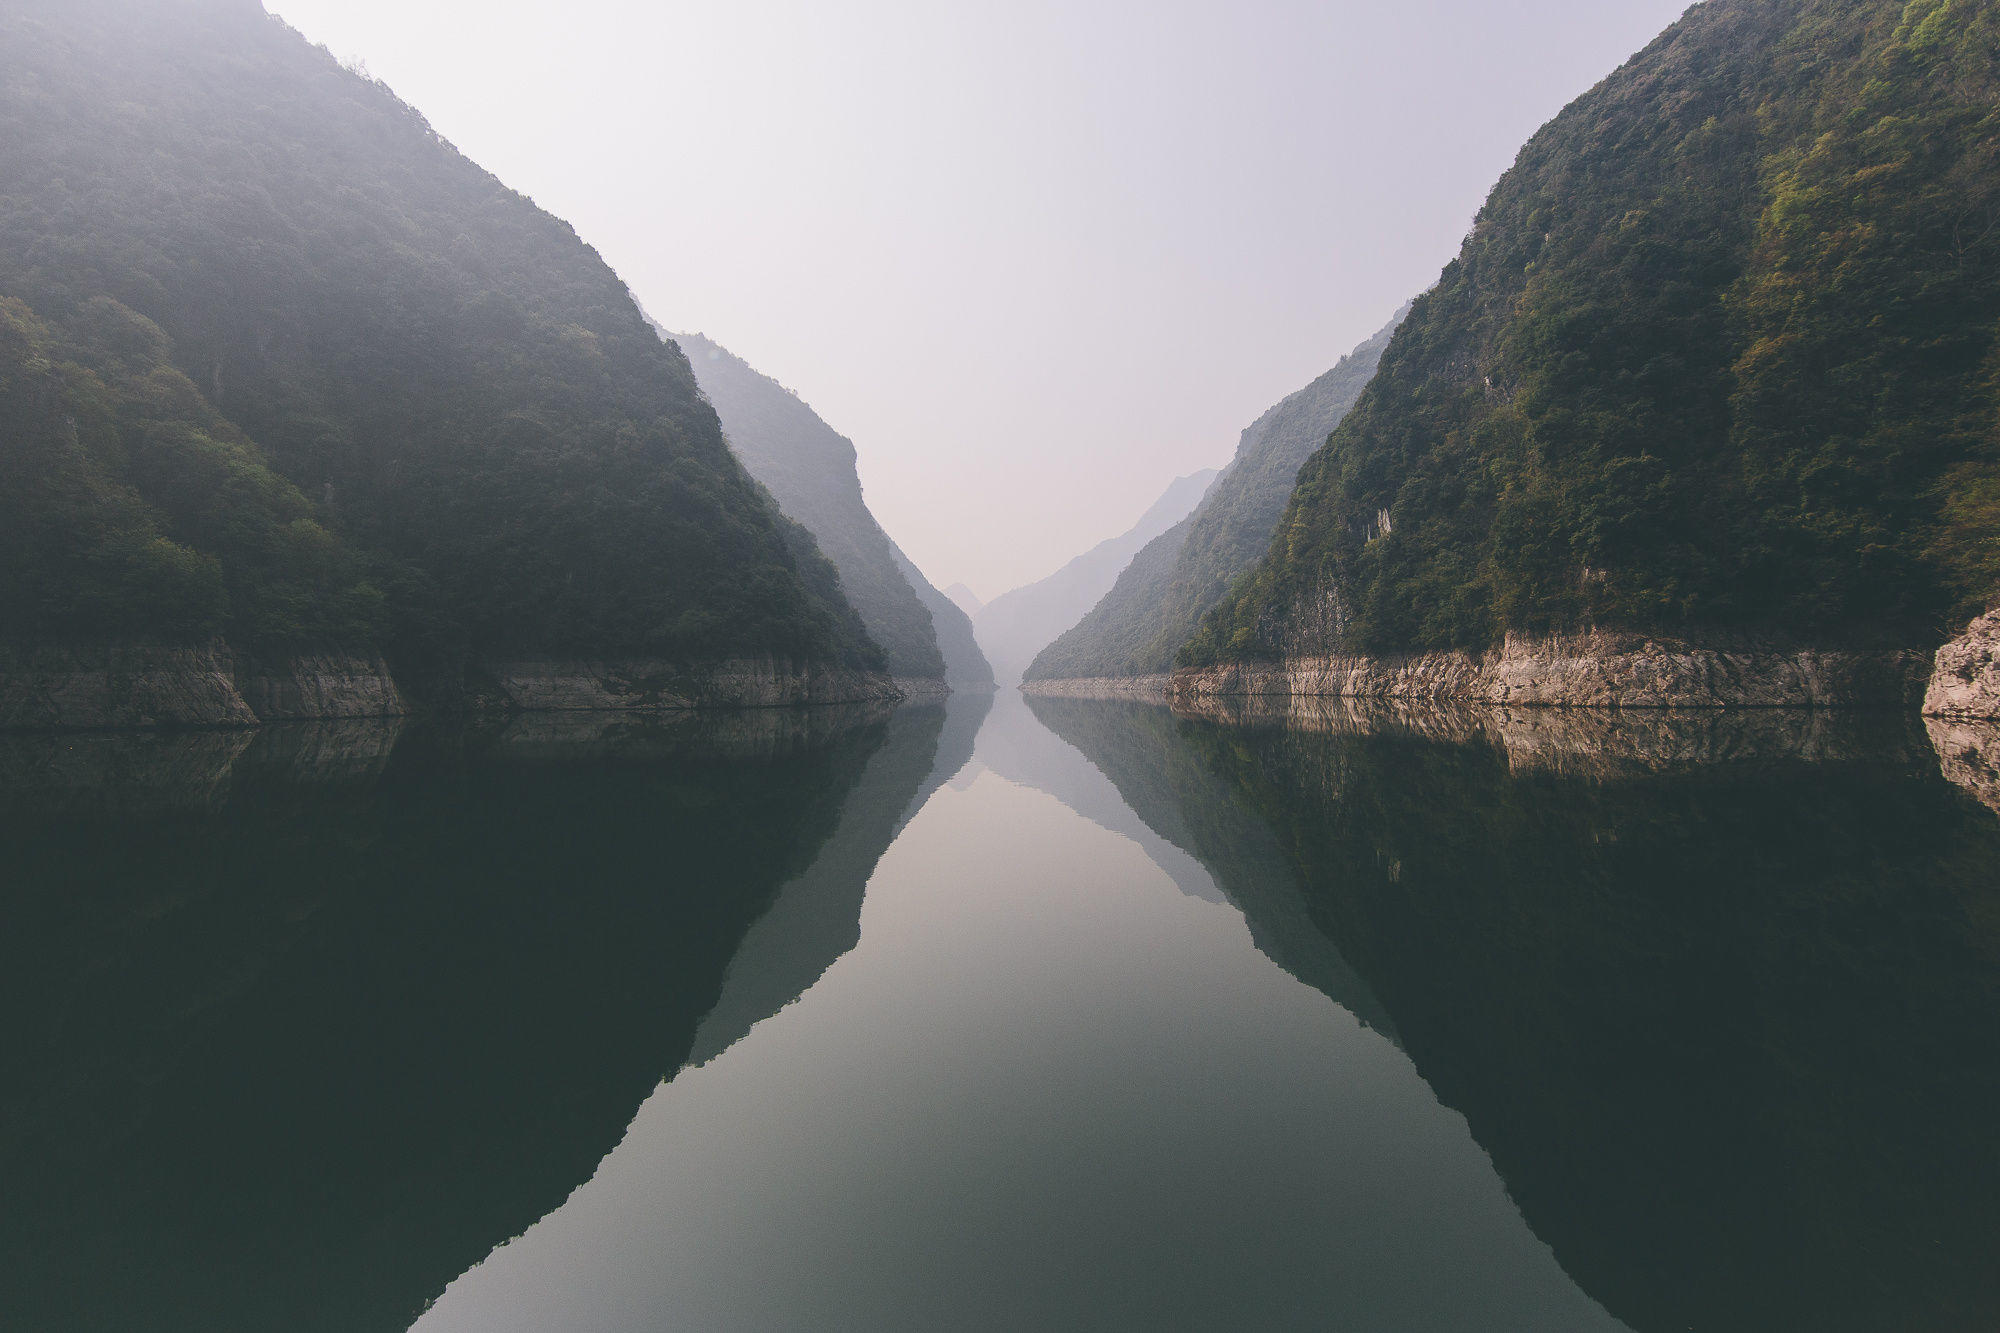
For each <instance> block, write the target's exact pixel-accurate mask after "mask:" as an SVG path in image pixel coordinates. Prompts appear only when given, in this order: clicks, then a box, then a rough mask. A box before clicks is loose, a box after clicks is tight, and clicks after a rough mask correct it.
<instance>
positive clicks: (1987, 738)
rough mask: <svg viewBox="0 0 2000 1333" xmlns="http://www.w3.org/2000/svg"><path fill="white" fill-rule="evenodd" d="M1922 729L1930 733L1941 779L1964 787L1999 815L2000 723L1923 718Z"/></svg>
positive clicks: (1974, 797)
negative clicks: (1936, 754)
mask: <svg viewBox="0 0 2000 1333" xmlns="http://www.w3.org/2000/svg"><path fill="white" fill-rule="evenodd" d="M1924 728H1925V730H1927V731H1929V732H1930V736H1931V744H1932V746H1934V747H1935V748H1936V750H1937V753H1938V769H1939V771H1940V772H1942V773H1943V774H1944V776H1945V780H1946V781H1947V782H1955V783H1957V784H1958V785H1959V786H1961V787H1963V788H1965V790H1966V791H1968V792H1970V793H1972V796H1973V799H1975V800H1977V801H1979V802H1980V803H1981V804H1982V805H1984V806H1985V807H1986V808H1987V809H1989V810H1991V811H1993V813H1994V814H1996V815H2000V722H1985V721H1973V720H1967V719H1960V718H1944V717H1927V718H1925V719H1924Z"/></svg>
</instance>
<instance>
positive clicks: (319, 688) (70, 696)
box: [0, 644, 943, 731]
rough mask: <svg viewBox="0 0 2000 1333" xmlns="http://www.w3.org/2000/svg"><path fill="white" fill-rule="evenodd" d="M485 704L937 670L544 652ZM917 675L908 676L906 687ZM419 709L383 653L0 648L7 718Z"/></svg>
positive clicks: (725, 696) (879, 678) (356, 713)
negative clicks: (277, 655)
mask: <svg viewBox="0 0 2000 1333" xmlns="http://www.w3.org/2000/svg"><path fill="white" fill-rule="evenodd" d="M472 674H473V677H474V686H475V688H474V689H473V691H472V695H473V698H474V703H475V707H476V710H477V711H480V712H495V711H497V712H501V713H513V712H520V713H535V712H614V713H616V712H630V713H674V712H681V711H687V710H695V709H726V708H789V707H797V706H804V705H821V704H848V703H876V702H891V703H893V702H896V701H899V700H901V699H903V698H905V697H906V696H907V695H909V694H911V693H920V694H929V693H932V692H941V691H942V690H943V686H942V685H941V683H939V682H932V681H910V682H903V683H900V684H899V682H897V681H895V680H892V679H891V678H890V677H888V676H887V675H884V674H880V673H875V672H863V671H855V670H851V669H847V668H828V667H822V666H816V665H810V664H799V663H793V662H790V661H787V660H784V659H781V658H774V657H763V658H745V659H739V660H733V661H727V662H722V663H719V664H715V665H712V666H704V667H689V666H686V665H682V664H675V663H667V662H657V661H577V660H562V661H557V660H547V661H518V662H503V663H489V664H485V665H482V666H480V667H477V668H475V670H474V672H473V673H472ZM905 686H908V687H910V688H905ZM417 711H418V709H417V708H416V707H415V705H414V703H413V701H412V698H411V695H410V692H409V691H408V690H406V689H404V688H403V687H402V686H401V685H399V684H398V682H397V680H396V678H395V677H394V675H393V674H392V673H391V671H390V669H389V666H388V664H387V663H386V662H385V661H383V659H382V658H381V657H380V656H378V655H365V654H341V653H317V654H309V655H303V656H299V657H293V658H288V659H284V660H278V661H262V660H253V659H250V658H247V657H243V656H239V655H237V654H234V653H232V652H231V651H230V650H229V648H228V647H226V646H224V645H221V644H216V645H211V646H209V647H205V648H159V647H145V646H114V647H100V648H88V649H84V648H39V649H29V650H0V731H102V730H122V729H128V728H130V729H151V728H191V727H211V728H229V727H254V726H258V725H260V724H263V723H269V722H298V721H331V720H340V719H355V718H383V717H403V716H408V715H410V714H412V713H414V712H417Z"/></svg>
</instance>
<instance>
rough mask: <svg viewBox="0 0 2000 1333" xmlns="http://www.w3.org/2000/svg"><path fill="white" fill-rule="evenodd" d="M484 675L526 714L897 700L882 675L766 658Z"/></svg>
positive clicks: (555, 667)
mask: <svg viewBox="0 0 2000 1333" xmlns="http://www.w3.org/2000/svg"><path fill="white" fill-rule="evenodd" d="M486 671H487V672H488V673H489V674H490V675H491V676H492V678H493V681H494V683H495V684H496V685H497V686H498V688H499V689H500V691H501V693H503V694H504V695H506V697H507V700H508V702H509V703H510V704H512V705H513V706H514V707H515V708H517V709H519V710H521V711H522V712H529V713H538V712H619V711H623V710H639V711H650V712H673V711H676V710H679V709H686V708H783V707H790V706H794V705H798V704H832V703H859V702H862V701H864V700H895V699H899V698H901V697H902V693H901V691H899V690H898V689H897V688H896V685H895V682H893V681H892V680H890V678H889V677H887V676H884V675H880V674H877V673H874V672H864V671H853V670H849V669H846V668H838V667H836V668H828V667H819V666H797V665H794V664H793V663H791V662H788V661H784V660H782V659H779V658H773V657H760V658H745V659H741V660H738V661H733V662H724V663H722V664H720V665H718V666H715V667H710V668H701V669H693V668H689V667H687V666H685V665H683V664H679V663H674V662H661V661H622V662H583V661H538V662H499V663H492V664H490V665H488V666H487V667H486Z"/></svg>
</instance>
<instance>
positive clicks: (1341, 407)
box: [1024, 305, 1410, 681]
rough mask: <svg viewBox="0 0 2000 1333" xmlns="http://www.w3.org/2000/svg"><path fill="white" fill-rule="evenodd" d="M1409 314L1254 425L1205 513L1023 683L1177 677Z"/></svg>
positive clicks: (1143, 555)
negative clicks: (1186, 648)
mask: <svg viewBox="0 0 2000 1333" xmlns="http://www.w3.org/2000/svg"><path fill="white" fill-rule="evenodd" d="M1409 313H1410V307H1409V306H1408V305H1405V306H1404V307H1403V308H1402V309H1401V310H1399V311H1397V312H1396V315H1395V317H1394V318H1393V319H1391V320H1390V321H1389V323H1388V325H1387V326H1386V327H1384V328H1382V329H1381V330H1379V331H1377V332H1376V334H1375V335H1374V336H1373V337H1371V338H1369V339H1368V341H1366V342H1364V343H1362V344H1361V345H1360V346H1359V347H1357V348H1355V349H1354V350H1353V351H1352V352H1350V353H1348V354H1347V355H1346V356H1344V357H1342V358H1341V359H1340V363H1339V364H1338V365H1336V366H1334V368H1333V369H1331V370H1329V371H1327V372H1326V373H1325V374H1324V375H1321V376H1320V377H1319V378H1318V379H1316V380H1314V381H1313V382H1312V383H1311V384H1308V385H1307V386H1306V387H1305V388H1303V389H1300V390H1299V391H1298V392H1296V393H1293V394H1291V395H1289V396H1287V397H1286V398H1285V399H1284V400H1283V401H1281V402H1279V403H1278V404H1277V406H1275V407H1273V408H1271V409H1270V410H1269V411H1267V412H1265V413H1264V414H1263V415H1262V416H1260V417H1258V418H1257V420H1256V421H1254V422H1252V423H1251V424H1250V425H1249V426H1248V427H1247V428H1246V429H1245V430H1244V432H1243V436H1242V439H1241V441H1240V442H1239V443H1238V444H1237V448H1236V457H1235V459H1234V460H1233V461H1232V462H1231V463H1230V464H1229V466H1228V467H1227V468H1225V469H1224V470H1223V473H1222V476H1221V477H1220V478H1219V479H1218V480H1217V481H1216V483H1215V485H1214V487H1213V488H1212V489H1210V491H1209V493H1208V495H1207V497H1206V498H1205V499H1203V501H1202V502H1201V506H1200V508H1198V509H1196V510H1195V512H1194V513H1193V514H1190V515H1189V516H1188V517H1187V518H1186V519H1184V520H1182V521H1181V522H1180V523H1178V524H1176V525H1174V526H1173V527H1172V528H1170V529H1168V530H1167V531H1166V532H1164V533H1162V534H1160V535H1159V536H1158V537H1155V538H1154V539H1153V540H1152V541H1151V542H1148V543H1147V544H1146V547H1145V549H1143V550H1141V551H1140V552H1139V554H1138V555H1136V556H1135V557H1133V560H1132V563H1131V564H1130V565H1128V566H1127V567H1126V568H1125V571H1124V572H1123V573H1122V574H1120V575H1119V576H1118V581H1117V583H1116V584H1115V585H1114V586H1113V587H1112V589H1111V591H1110V592H1108V593H1107V594H1105V597H1104V600H1103V601H1101V602H1099V603H1098V604H1097V605H1096V606H1094V607H1092V608H1091V610H1090V612H1089V614H1088V615H1086V616H1084V617H1083V619H1082V620H1080V621H1079V622H1077V623H1076V624H1075V625H1073V626H1071V627H1070V628H1069V629H1068V630H1066V631H1064V633H1063V634H1062V635H1061V636H1060V637H1059V638H1057V639H1056V641H1055V642H1054V643H1051V644H1050V645H1049V646H1048V647H1047V648H1044V649H1043V650H1042V652H1041V654H1040V655H1039V656H1038V657H1036V658H1035V660H1034V662H1033V664H1032V665H1031V666H1029V668H1028V670H1027V672H1026V673H1025V676H1024V679H1026V680H1030V681H1035V680H1064V679H1076V678H1080V677H1083V678H1090V677H1098V678H1101V677H1116V676H1150V675H1155V674H1159V673H1163V672H1166V671H1170V670H1172V669H1173V664H1174V654H1175V653H1177V652H1178V651H1180V647H1181V645H1182V644H1184V643H1186V642H1187V641H1188V639H1189V638H1191V637H1192V636H1193V634H1194V632H1195V631H1196V629H1198V628H1199V627H1200V625H1201V618H1202V617H1203V616H1204V615H1207V614H1208V612H1209V611H1210V610H1212V609H1213V608H1214V607H1215V606H1216V605H1217V604H1218V603H1219V602H1221V601H1222V599H1223V598H1224V597H1225V596H1227V595H1228V593H1229V589H1230V586H1231V585H1232V584H1234V583H1235V582H1236V580H1237V579H1238V578H1240V577H1242V576H1243V574H1244V573H1246V572H1247V571H1249V570H1250V569H1252V568H1254V567H1255V566H1256V564H1257V562H1258V561H1259V560H1261V559H1262V558H1263V556H1264V553H1265V552H1266V551H1268V550H1269V549H1270V546H1271V534H1272V533H1273V532H1274V531H1276V530H1277V526H1278V520H1279V519H1280V518H1281V517H1283V516H1284V512H1285V505H1286V503H1287V502H1288V501H1290V499H1291V496H1292V487H1293V485H1294V483H1295V482H1296V481H1297V479H1298V473H1299V467H1300V465H1302V464H1303V463H1304V462H1305V461H1306V459H1308V458H1310V457H1311V456H1312V454H1313V453H1314V451H1316V450H1317V449H1319V448H1320V446H1322V445H1323V444H1325V443H1326V437H1327V436H1328V435H1329V434H1331V433H1332V431H1333V429H1334V428H1335V427H1336V426H1338V425H1339V424H1340V423H1341V420H1342V419H1343V418H1344V417H1346V415H1347V413H1348V411H1349V410H1350V409H1352V408H1353V406H1354V403H1355V400H1356V399H1358V398H1359V397H1360V396H1361V391H1362V390H1363V389H1364V388H1366V387H1367V385H1368V381H1369V380H1371V379H1373V378H1374V376H1375V367H1376V366H1377V364H1379V363H1380V361H1381V360H1382V353H1383V351H1384V349H1386V348H1387V347H1388V345H1389V339H1390V336H1391V335H1392V334H1394V333H1395V331H1396V329H1397V327H1398V326H1399V325H1401V324H1402V322H1403V319H1404V318H1405V317H1406V316H1407V315H1408V314H1409Z"/></svg>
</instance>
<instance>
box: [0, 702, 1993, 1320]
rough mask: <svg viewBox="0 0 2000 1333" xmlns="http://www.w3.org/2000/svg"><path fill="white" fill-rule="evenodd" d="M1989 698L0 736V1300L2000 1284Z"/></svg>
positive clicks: (852, 1299)
mask: <svg viewBox="0 0 2000 1333" xmlns="http://www.w3.org/2000/svg"><path fill="white" fill-rule="evenodd" d="M989 707H990V709H991V711H990V712H989V711H988V709H989ZM1031 707H1032V711H1031ZM1961 733H1963V734H1961ZM975 738H976V739H975ZM1995 753H2000V751H1996V750H1995V749H1994V748H1992V747H1991V738H1990V736H1989V735H1988V734H1987V733H1986V732H1984V731H1981V730H1980V729H1978V728H1971V729H1969V730H1968V729H1966V728H1939V727H1933V728H1932V729H1931V731H1930V733H1928V734H1927V733H1926V732H1925V731H1924V730H1922V729H1919V728H1916V727H1913V726H1907V725H1904V724H1903V723H1902V722H1900V721H1898V720H1896V719H1869V718H1839V717H1828V716H1825V715H1786V714H1776V713H1768V714H1735V715H1717V714H1701V715H1687V716H1674V715H1623V716H1620V715H1609V714H1558V713H1547V712H1542V713H1508V712H1504V711H1492V710H1488V711H1469V710H1458V711H1437V710H1427V711H1423V712H1384V711H1382V710H1380V709H1356V708H1352V707H1348V706H1343V705H1337V704H1334V705H1328V704H1311V703H1307V704H1301V705H1299V706H1297V707H1290V706H1288V707H1287V708H1285V709H1283V710H1281V711H1279V712H1277V713H1271V712H1266V711H1261V710H1258V709H1250V710H1247V711H1246V710H1241V709H1232V710H1230V711H1228V712H1226V713H1221V714H1218V715H1216V716H1213V717H1202V718H1195V717H1183V718H1176V717H1174V716H1172V715H1170V714H1168V713H1167V712H1165V711H1164V710H1160V709H1154V708H1149V707H1146V706H1144V705H1139V704H1132V703H1089V702H1083V701H1073V700H1042V699H1037V700H1034V701H1032V705H1030V704H1028V703H1024V702H1023V701H1022V700H1021V699H1019V698H1018V697H1016V696H1013V695H1003V696H1002V697H1001V698H1000V699H998V700H997V701H988V700H985V699H983V698H979V697H959V698H955V699H953V700H952V702H951V704H950V705H949V707H948V708H940V707H928V708H911V709H905V710H902V711H900V712H896V713H894V714H887V713H884V712H882V711H879V710H861V711H847V710H834V711H815V712H811V713H785V712H775V711H774V712H767V713H744V714H731V715H723V716H718V717H710V718H686V719H681V721H680V723H679V724H678V725H675V726H670V727H661V726H656V725H648V724H640V723H635V722H633V721H632V720H631V719H629V718H615V717H606V718H532V719H525V720H523V721H521V722H519V723H517V724H514V725H511V726H508V727H506V728H503V729H501V730H499V731H497V732H472V733H457V732H446V731H440V730H435V729H430V728H425V727H411V728H397V727H395V726H393V725H392V726H389V727H379V726H373V725H362V726H352V725H348V726H336V727H302V728H283V729H269V730H266V731H263V732H260V733H256V734H255V735H246V734H228V735H224V734H216V735H199V736H189V737H182V738H167V739H161V738H151V739H146V738H133V737H111V736H104V737H91V738H64V739H57V738H46V737H45V738H22V737H14V738H0V838H4V839H5V842H4V845H5V846H7V847H8V849H9V854H8V861H7V876H6V879H5V881H4V885H0V894H4V897H0V909H3V910H4V911H5V914H6V915H5V921H6V924H7V927H8V929H7V931H6V933H5V936H4V941H0V964H4V967H0V1002H4V1003H5V1004H6V1006H7V1012H8V1014H9V1016H10V1022H9V1024H8V1025H6V1027H5V1028H4V1029H0V1032H4V1035H0V1043H4V1045H0V1179H4V1180H5V1182H6V1191H5V1195H4V1201H0V1326H6V1327H13V1326H16V1325H19V1326H21V1327H24V1328H33V1329H37V1330H41V1329H50V1330H83V1329H92V1330H97V1329H121V1330H122V1329H131V1328H144V1329H149V1330H151V1329H159V1330H169V1331H172V1330H182V1329H187V1330H192V1329H204V1330H208V1329H241V1330H266V1329H269V1330H315V1329H324V1330H329V1331H331V1330H336V1329H337V1330H343V1333H353V1331H356V1330H369V1329H384V1330H389V1329H399V1328H404V1327H407V1326H409V1325H410V1323H411V1321H412V1320H413V1319H416V1320H417V1323H416V1327H417V1328H419V1329H421V1330H423V1333H531V1331H532V1333H542V1331H543V1330H548V1329H554V1328H561V1329H564V1330H568V1331H571V1333H612V1331H613V1330H619V1331H620V1333H622V1331H624V1330H629V1329H633V1328H699V1329H703V1330H733V1329H744V1330H752V1329H755V1330H783V1329H801V1330H806V1329H811V1330H819V1329H868V1330H893V1329H924V1330H929V1329H935V1328H942V1327H948V1328H957V1329H989V1328H990V1329H1021V1328H1092V1329H1097V1328H1103V1329H1125V1328H1130V1329H1146V1330H1153V1329H1167V1328H1190V1329H1209V1328H1258V1329H1263V1328H1302V1329H1303V1328H1312V1329H1317V1328H1325V1327H1330V1326H1331V1327H1343V1326H1344V1327H1356V1328H1367V1329H1411V1330H1452V1329H1465V1330H1486V1329H1523V1330H1528V1329H1533V1330H1572V1329H1574V1330H1592V1329H1612V1328H1618V1327H1621V1326H1622V1327H1630V1328H1634V1329H1638V1330H1641V1331H1642V1333H1652V1331H1653V1330H1662V1331H1664V1330H1668V1329H1683V1328H1690V1327H1692V1328H1701V1329H1714V1328H1720V1329H1729V1328H1742V1329H1753V1328H1754V1329H1763V1328H1794V1327H1812V1328H1828V1329H1844V1328H1852V1329H1863V1328H1924V1329H1959V1328H1985V1327H1990V1326H1992V1324H1993V1322H1994V1314H1995V1311H1996V1310H2000V1289H1996V1284H2000V1277H1996V1270H2000V1265H1995V1264H1994V1263H1993V1262H1992V1257H1993V1255H1994V1254H1995V1253H1996V1251H1997V1250H2000V1151H1996V1148H1995V1146H1994V1145H1993V1143H1992V1141H1991V1132H1990V1120H1991V1113H1992V1108H1993V1107H1994V1105H1995V1104H1996V1095H2000V820H1996V819H1995V818H1994V816H1993V813H1992V811H1990V810H1988V809H1987V808H1986V807H1985V806H1984V805H1982V804H1981V803H1980V800H1981V799H1983V798H1985V797H1986V796H1988V795H1990V792H1991V789H1992V786H1993V784H1992V782H1991V775H1992V773H1993V772H1994V765H1993V762H1992V760H1991V757H1990V756H1992V755H1993V754H1995ZM1941 767H1942V772H1941ZM1947 778H1950V781H1947V780H1946V779H1947ZM510 1238H512V1239H511V1240H510ZM496 1247H497V1248H496ZM440 1292H442V1293H443V1294H442V1296H441V1297H439V1299H438V1300H437V1301H436V1304H435V1305H433V1306H431V1307H430V1308H429V1310H428V1311H427V1312H426V1313H424V1314H423V1315H422V1317H421V1318H420V1319H419V1318H418V1314H419V1311H421V1310H423V1308H424V1306H425V1303H426V1302H427V1301H429V1300H430V1299H431V1298H432V1297H434V1296H438V1295H439V1293H440Z"/></svg>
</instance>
